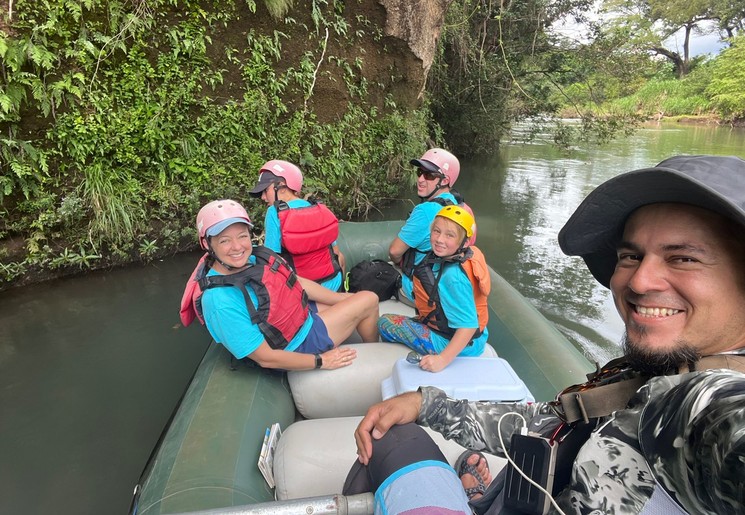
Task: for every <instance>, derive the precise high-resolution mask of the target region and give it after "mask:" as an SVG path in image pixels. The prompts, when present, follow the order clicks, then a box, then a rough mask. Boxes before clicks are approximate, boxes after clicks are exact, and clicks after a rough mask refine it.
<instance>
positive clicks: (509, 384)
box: [381, 358, 535, 402]
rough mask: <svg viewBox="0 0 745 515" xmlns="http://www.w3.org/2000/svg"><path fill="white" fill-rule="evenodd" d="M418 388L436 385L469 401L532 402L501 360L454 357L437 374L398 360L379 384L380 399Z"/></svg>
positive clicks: (458, 397)
mask: <svg viewBox="0 0 745 515" xmlns="http://www.w3.org/2000/svg"><path fill="white" fill-rule="evenodd" d="M420 386H436V387H437V388H439V389H441V390H443V391H444V392H445V393H446V394H447V395H448V396H449V397H452V398H454V399H468V400H469V401H502V402H534V401H535V398H534V397H533V395H532V394H531V393H530V391H529V390H528V387H527V386H525V383H523V381H522V380H521V379H520V378H519V377H518V376H517V374H516V373H515V371H514V370H512V367H511V366H510V364H509V363H507V361H505V360H503V359H502V358H455V359H454V360H453V362H452V363H450V365H448V366H447V368H445V370H443V371H441V372H437V373H432V372H427V371H425V370H422V369H421V368H419V365H416V364H413V363H409V362H407V361H406V360H405V359H399V360H398V361H396V363H395V365H394V366H393V375H392V376H391V377H389V378H387V379H384V380H383V382H382V383H381V388H382V391H383V399H388V398H390V397H394V396H395V395H398V394H400V393H404V392H411V391H414V390H416V389H417V388H419V387H420Z"/></svg>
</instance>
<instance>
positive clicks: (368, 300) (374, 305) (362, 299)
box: [354, 290, 379, 317]
mask: <svg viewBox="0 0 745 515" xmlns="http://www.w3.org/2000/svg"><path fill="white" fill-rule="evenodd" d="M354 295H355V297H357V298H358V299H359V303H360V311H361V312H362V315H363V316H364V317H368V316H370V315H371V314H372V313H375V315H376V317H377V313H378V304H379V302H378V296H377V295H376V294H375V293H373V292H371V291H366V290H363V291H359V292H357V293H355V294H354Z"/></svg>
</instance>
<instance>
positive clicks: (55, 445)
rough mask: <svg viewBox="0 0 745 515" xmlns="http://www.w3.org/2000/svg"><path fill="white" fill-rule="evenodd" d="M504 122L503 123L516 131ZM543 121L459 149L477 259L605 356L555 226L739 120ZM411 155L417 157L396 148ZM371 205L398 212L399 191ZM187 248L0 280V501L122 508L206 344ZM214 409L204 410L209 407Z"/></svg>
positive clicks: (735, 141) (737, 136)
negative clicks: (190, 314)
mask: <svg viewBox="0 0 745 515" xmlns="http://www.w3.org/2000/svg"><path fill="white" fill-rule="evenodd" d="M519 131H520V129H519V128H518V130H517V131H516V134H519ZM549 142H550V138H549V137H548V135H543V137H540V136H539V138H538V139H537V140H535V141H533V142H532V143H530V144H517V143H509V144H505V145H504V146H503V148H502V151H501V154H500V155H499V156H497V157H494V158H491V159H486V160H479V161H470V162H464V163H462V171H461V178H460V180H459V181H458V184H457V189H458V190H459V191H461V193H463V194H464V196H465V198H466V200H467V202H468V203H469V204H470V205H471V207H472V208H473V209H474V211H475V213H476V219H477V222H478V228H479V231H478V241H477V244H478V246H479V247H480V248H481V249H482V250H483V251H484V254H485V255H486V258H487V261H488V262H489V264H490V265H491V266H492V267H493V268H494V269H496V270H497V271H498V272H499V273H500V274H501V275H503V276H504V277H505V278H506V279H507V280H508V281H509V282H510V283H511V284H513V285H514V286H515V287H516V288H517V289H518V290H519V291H520V292H521V293H522V294H523V295H525V296H526V297H527V298H528V299H529V300H530V301H531V302H532V303H533V304H534V305H535V306H536V307H537V308H538V309H539V310H540V311H541V312H542V313H543V314H544V315H545V316H546V317H548V318H549V319H550V320H551V321H552V322H554V323H555V324H556V325H557V327H558V328H559V329H560V330H561V331H562V332H563V333H564V334H565V335H566V336H567V337H568V338H569V339H570V340H571V341H573V342H574V343H575V345H577V346H578V347H579V348H580V349H582V350H583V352H585V354H586V355H587V356H588V357H589V358H590V359H591V360H597V361H604V360H606V359H608V358H610V357H613V356H615V355H617V353H618V346H617V342H618V341H619V338H620V335H621V332H622V324H621V323H620V321H619V319H618V317H617V315H616V313H615V309H614V307H613V304H612V301H611V299H610V295H609V293H608V291H607V290H605V289H604V288H603V287H601V286H600V285H598V284H596V283H595V281H594V280H593V279H592V277H591V276H590V273H589V272H588V271H587V270H586V268H585V267H584V264H583V262H582V260H581V259H579V258H568V257H566V256H564V255H563V254H562V253H561V251H560V250H559V247H558V244H557V243H556V235H557V233H558V231H559V229H560V228H561V227H562V225H563V224H564V222H565V221H566V220H567V218H568V217H569V216H570V214H571V213H572V212H573V210H574V209H575V208H576V207H577V206H578V205H579V203H580V202H581V201H582V199H583V198H584V196H585V195H586V194H587V193H588V192H589V191H590V190H592V189H593V188H594V187H595V186H597V185H598V184H600V183H602V182H603V181H605V180H606V179H608V178H610V177H613V176H615V175H618V174H620V173H623V172H625V171H630V170H634V169H638V168H644V167H648V166H653V165H654V164H656V163H657V162H659V161H661V160H662V159H665V158H667V157H670V156H672V155H676V154H702V153H703V154H719V155H739V156H741V157H745V130H743V129H730V128H722V127H714V126H688V125H676V124H669V125H667V124H662V125H654V126H648V127H645V128H643V129H641V130H639V131H638V132H636V133H635V134H634V135H633V136H631V137H628V138H624V139H620V140H616V141H613V142H611V143H609V144H607V145H603V146H599V147H591V148H589V147H588V148H575V149H572V150H571V152H569V153H566V152H562V151H560V150H558V149H556V148H554V147H552V146H551V145H550V144H549ZM412 157H418V156H412ZM415 200H416V199H415V197H414V193H413V189H412V194H411V200H408V199H407V200H402V201H399V202H395V203H394V205H392V206H390V207H389V208H387V209H386V210H385V211H384V212H383V213H377V214H375V216H376V217H383V218H387V219H396V218H402V217H404V216H406V214H407V212H408V211H409V210H410V209H411V208H412V207H413V205H414V204H413V201H415ZM197 258H198V254H184V255H179V256H176V257H173V258H170V259H167V260H162V261H157V262H155V263H152V264H150V265H148V266H145V267H130V268H125V269H119V270H113V271H106V272H95V273H91V274H88V275H85V276H80V277H75V278H71V279H64V280H56V281H50V282H47V283H44V284H39V285H34V286H28V287H24V288H21V289H17V290H11V291H7V292H3V293H0V313H1V314H2V315H1V316H2V325H1V328H2V329H1V330H0V513H2V514H6V513H7V514H36V513H55V514H63V515H66V514H109V513H112V514H119V513H121V514H123V513H126V512H127V510H128V508H129V503H130V499H131V495H132V490H133V488H134V485H135V484H136V483H137V480H138V477H139V475H140V472H141V470H142V468H143V467H144V465H145V463H146V462H147V459H148V456H149V455H150V452H151V450H152V448H153V446H154V445H155V444H156V442H157V440H158V437H159V435H160V433H161V430H162V428H163V426H164V425H165V424H166V422H167V421H168V419H169V417H170V415H171V412H172V411H173V409H174V407H175V406H176V404H177V402H178V400H179V398H180V396H181V394H182V393H183V391H184V389H185V387H186V386H187V384H188V382H189V379H190V378H191V375H192V373H193V372H194V369H195V367H196V366H197V364H198V363H199V359H200V358H201V356H202V354H203V353H204V350H205V348H206V346H207V344H208V343H209V336H208V334H207V332H206V329H204V328H202V327H195V326H192V327H189V328H183V327H181V326H180V323H179V318H178V309H177V307H178V303H179V301H180V299H181V293H182V291H183V285H184V283H185V281H186V279H187V278H188V276H189V274H190V272H191V270H192V268H193V266H194V264H195V262H196V259H197ZM216 423H219V421H216Z"/></svg>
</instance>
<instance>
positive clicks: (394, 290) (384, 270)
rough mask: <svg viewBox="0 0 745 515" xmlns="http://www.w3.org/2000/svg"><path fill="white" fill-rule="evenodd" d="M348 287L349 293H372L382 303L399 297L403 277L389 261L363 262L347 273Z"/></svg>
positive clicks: (374, 260)
mask: <svg viewBox="0 0 745 515" xmlns="http://www.w3.org/2000/svg"><path fill="white" fill-rule="evenodd" d="M346 285H347V291H349V292H352V293H355V292H358V291H362V290H367V291H371V292H373V293H375V294H376V295H377V296H378V299H380V302H383V301H384V300H388V299H390V298H391V297H397V296H398V289H399V287H400V286H401V275H400V274H399V273H398V270H396V268H395V267H394V266H393V265H391V264H390V263H388V262H387V261H383V260H381V259H373V260H372V261H361V262H360V263H357V264H356V265H355V266H354V267H352V269H351V270H350V271H349V272H348V273H347V280H346Z"/></svg>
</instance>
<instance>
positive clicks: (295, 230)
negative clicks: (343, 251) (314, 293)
mask: <svg viewBox="0 0 745 515" xmlns="http://www.w3.org/2000/svg"><path fill="white" fill-rule="evenodd" d="M309 202H310V203H311V205H310V206H306V207H300V208H290V207H289V206H288V205H287V203H286V202H283V201H279V202H276V203H275V204H274V207H275V208H276V209H277V216H278V217H279V230H280V232H281V233H282V257H284V258H285V259H286V260H287V261H288V262H289V263H290V265H292V267H293V268H294V269H295V272H297V274H298V275H299V276H300V277H305V278H306V279H310V280H312V281H316V282H323V281H326V280H328V279H331V278H332V277H334V276H335V275H336V274H337V273H339V272H340V271H341V266H340V265H339V261H338V259H337V257H336V254H335V253H334V248H333V243H334V242H335V241H336V239H337V238H338V237H339V221H338V220H337V219H336V216H334V213H332V212H331V210H330V209H329V208H327V207H326V206H325V205H323V204H320V203H318V202H316V201H315V200H310V201H309Z"/></svg>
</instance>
